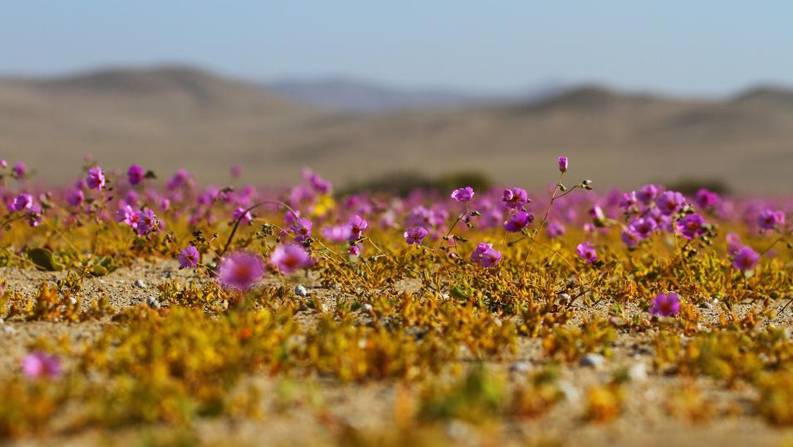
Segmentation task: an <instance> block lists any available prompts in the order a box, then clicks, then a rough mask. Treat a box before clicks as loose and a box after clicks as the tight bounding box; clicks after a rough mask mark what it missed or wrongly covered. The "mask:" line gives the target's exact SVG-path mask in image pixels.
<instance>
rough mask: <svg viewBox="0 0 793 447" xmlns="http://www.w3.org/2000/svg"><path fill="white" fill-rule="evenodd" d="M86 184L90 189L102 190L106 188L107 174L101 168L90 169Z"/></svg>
mask: <svg viewBox="0 0 793 447" xmlns="http://www.w3.org/2000/svg"><path fill="white" fill-rule="evenodd" d="M85 184H86V186H88V188H90V189H97V190H100V189H102V188H104V187H105V172H104V171H103V170H102V168H100V167H99V166H94V167H92V168H90V169H88V175H87V176H86V177H85Z"/></svg>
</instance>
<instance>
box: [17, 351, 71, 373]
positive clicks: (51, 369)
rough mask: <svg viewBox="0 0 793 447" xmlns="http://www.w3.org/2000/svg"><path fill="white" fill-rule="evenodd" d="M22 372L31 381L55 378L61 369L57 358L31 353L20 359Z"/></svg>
mask: <svg viewBox="0 0 793 447" xmlns="http://www.w3.org/2000/svg"><path fill="white" fill-rule="evenodd" d="M22 372H23V373H24V374H25V376H27V377H29V378H31V379H39V378H44V377H47V378H57V377H58V376H60V375H61V373H62V372H63V368H62V366H61V360H60V358H58V357H57V356H55V355H51V354H47V353H44V352H33V353H30V354H28V355H26V356H25V358H24V359H22Z"/></svg>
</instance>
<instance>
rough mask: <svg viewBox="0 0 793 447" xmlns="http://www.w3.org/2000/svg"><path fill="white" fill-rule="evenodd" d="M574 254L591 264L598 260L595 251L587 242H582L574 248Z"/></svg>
mask: <svg viewBox="0 0 793 447" xmlns="http://www.w3.org/2000/svg"><path fill="white" fill-rule="evenodd" d="M575 252H576V253H577V254H578V256H579V257H580V258H581V259H583V260H584V261H586V262H588V263H590V264H593V263H594V262H595V261H597V259H598V254H597V250H595V247H593V246H592V244H590V243H589V242H582V243H580V244H578V246H577V247H576V248H575Z"/></svg>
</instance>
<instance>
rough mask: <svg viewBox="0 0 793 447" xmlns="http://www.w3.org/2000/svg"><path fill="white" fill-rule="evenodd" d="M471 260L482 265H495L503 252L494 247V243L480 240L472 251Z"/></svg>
mask: <svg viewBox="0 0 793 447" xmlns="http://www.w3.org/2000/svg"><path fill="white" fill-rule="evenodd" d="M471 260H472V261H474V262H475V263H477V264H479V265H481V266H482V267H495V266H496V265H498V262H499V261H500V260H501V253H500V252H499V251H498V250H496V249H495V248H493V244H489V243H487V242H480V243H479V245H477V246H476V249H474V252H473V253H471Z"/></svg>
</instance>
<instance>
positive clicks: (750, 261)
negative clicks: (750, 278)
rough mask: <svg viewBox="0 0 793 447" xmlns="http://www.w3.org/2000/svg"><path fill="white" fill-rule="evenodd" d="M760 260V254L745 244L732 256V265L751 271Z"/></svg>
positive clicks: (744, 270) (741, 269) (743, 270)
mask: <svg viewBox="0 0 793 447" xmlns="http://www.w3.org/2000/svg"><path fill="white" fill-rule="evenodd" d="M759 261H760V255H759V254H757V252H756V251H754V250H752V248H751V247H747V246H743V247H741V248H739V249H737V250H736V251H735V255H733V257H732V265H733V267H735V268H737V269H738V270H740V271H742V272H744V273H745V272H749V271H751V270H752V269H754V267H755V266H756V265H757V263H758V262H759Z"/></svg>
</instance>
